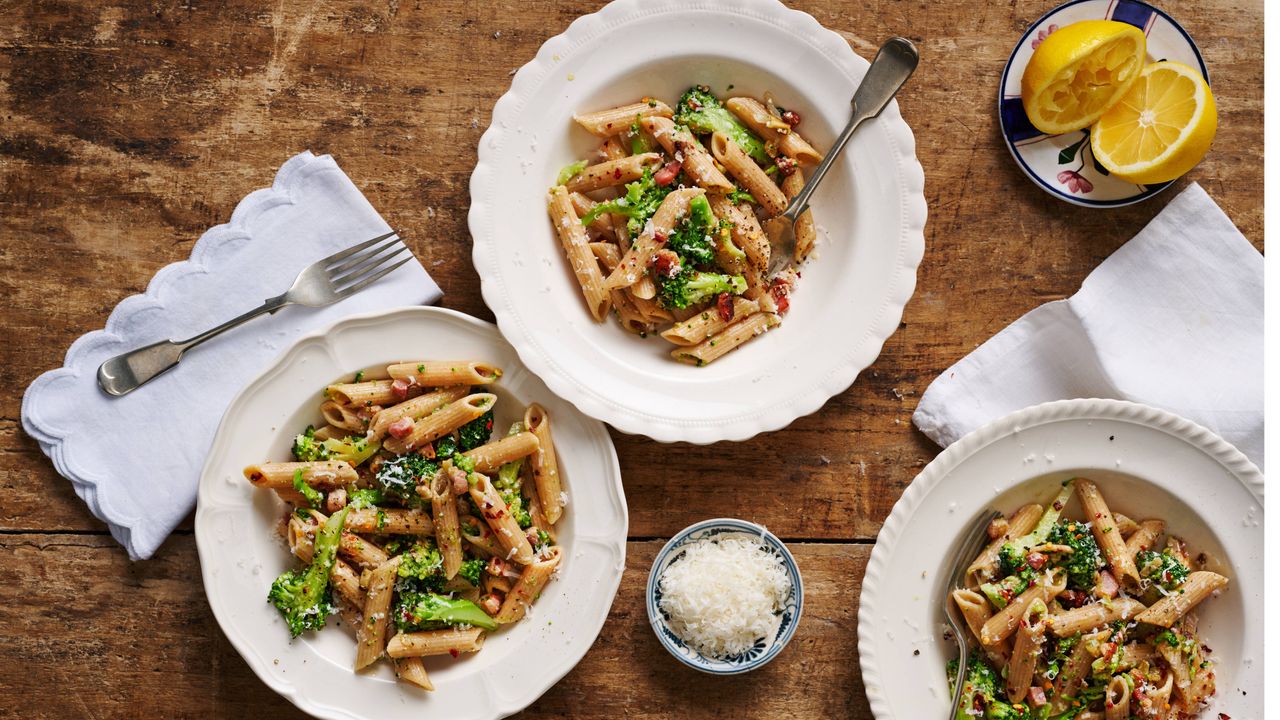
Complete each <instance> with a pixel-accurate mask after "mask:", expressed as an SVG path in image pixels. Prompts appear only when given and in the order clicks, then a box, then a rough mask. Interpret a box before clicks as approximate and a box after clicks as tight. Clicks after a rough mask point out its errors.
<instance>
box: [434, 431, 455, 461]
mask: <svg viewBox="0 0 1280 720" xmlns="http://www.w3.org/2000/svg"><path fill="white" fill-rule="evenodd" d="M435 451H436V457H438V458H447V457H453V455H454V453H456V452H458V440H457V438H455V437H454V436H452V435H445V436H444V437H442V438H440V439H439V440H437V441H436V446H435Z"/></svg>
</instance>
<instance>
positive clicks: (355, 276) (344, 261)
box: [319, 232, 413, 296]
mask: <svg viewBox="0 0 1280 720" xmlns="http://www.w3.org/2000/svg"><path fill="white" fill-rule="evenodd" d="M406 253H408V255H409V256H408V257H404V255H405V254H406ZM412 259H413V254H412V252H411V251H410V250H409V248H408V247H407V246H405V244H404V243H403V242H402V241H401V240H400V236H399V235H397V234H396V233H394V232H389V233H386V234H383V235H379V236H378V237H375V238H373V239H372V240H367V241H365V242H362V243H360V244H359V245H355V246H353V247H350V248H347V249H346V250H342V251H340V252H337V253H334V254H333V255H330V256H329V257H327V258H325V259H324V260H321V261H320V263H319V264H320V265H322V266H323V267H324V271H325V274H326V276H327V277H328V279H329V282H330V283H331V285H332V286H333V289H334V292H336V293H338V294H339V295H344V296H345V295H350V294H351V293H354V292H357V291H359V290H362V289H363V288H365V287H366V286H368V285H369V284H371V283H373V282H375V281H377V280H378V279H379V278H382V277H383V276H385V275H387V274H388V273H390V272H391V271H392V270H395V269H396V268H398V267H400V266H401V265H404V264H405V263H407V262H409V261H410V260H412ZM392 260H396V261H398V262H395V263H394V264H392V265H390V266H388V265H387V263H389V262H391V261H392Z"/></svg>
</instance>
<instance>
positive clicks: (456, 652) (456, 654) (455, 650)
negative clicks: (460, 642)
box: [449, 648, 458, 657]
mask: <svg viewBox="0 0 1280 720" xmlns="http://www.w3.org/2000/svg"><path fill="white" fill-rule="evenodd" d="M449 654H450V655H452V656H454V657H458V649H457V648H449Z"/></svg>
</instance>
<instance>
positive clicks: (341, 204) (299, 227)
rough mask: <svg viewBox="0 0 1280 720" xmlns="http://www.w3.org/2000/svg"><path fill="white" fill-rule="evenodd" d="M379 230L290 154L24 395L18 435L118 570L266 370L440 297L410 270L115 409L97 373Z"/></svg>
mask: <svg viewBox="0 0 1280 720" xmlns="http://www.w3.org/2000/svg"><path fill="white" fill-rule="evenodd" d="M389 229H390V228H389V227H388V226H387V224H386V223H385V222H384V221H383V220H382V218H381V217H379V216H378V213H377V211H376V210H374V209H373V206H371V205H370V204H369V202H368V201H367V200H366V199H365V198H364V196H363V195H362V194H361V193H360V191H359V190H358V189H357V188H356V186H355V185H354V184H352V182H351V180H350V179H349V178H348V177H347V176H346V174H344V173H343V172H342V169H341V168H339V167H338V164H337V163H336V162H334V160H333V158H331V157H329V156H328V155H322V156H319V157H317V156H315V155H312V154H311V153H310V152H303V153H301V154H299V155H296V156H294V157H293V158H291V159H289V161H288V162H286V163H285V164H284V165H283V166H281V168H280V170H279V172H278V173H277V174H276V178H275V182H274V184H273V185H272V187H270V188H268V189H263V190H258V191H256V192H254V193H252V194H250V195H249V196H248V197H246V198H244V200H242V201H241V202H240V204H239V205H237V206H236V209H235V212H234V213H232V215H231V221H230V222H228V223H227V224H225V225H219V226H217V227H215V228H212V229H210V230H209V231H207V232H206V233H205V234H204V235H203V236H201V238H200V240H199V241H198V242H196V244H195V247H193V248H192V250H191V258H190V259H189V260H186V261H184V262H179V263H174V264H173V265H169V266H168V267H165V268H163V269H161V270H160V272H158V273H156V276H155V277H154V278H153V279H152V280H151V283H150V285H148V286H147V291H146V293H145V294H143V295H135V296H133V297H129V298H126V299H125V300H124V301H123V302H121V303H120V304H119V305H117V306H116V308H115V310H114V311H113V312H112V313H111V316H110V318H108V320H107V324H106V328H105V329H104V330H97V331H94V332H91V333H89V334H87V335H84V336H82V337H80V338H79V339H78V340H76V341H75V343H73V344H72V345H71V348H70V349H69V350H68V351H67V356H66V360H65V362H64V366H63V367H61V368H59V369H57V370H52V371H49V372H47V373H45V374H43V375H41V376H40V377H39V378H37V379H36V380H35V382H33V383H31V385H30V387H28V388H27V392H26V395H25V396H24V397H23V400H22V425H23V428H25V429H26V431H27V433H28V434H30V435H31V436H32V437H34V438H35V439H36V440H37V441H38V442H39V443H40V448H41V449H42V450H44V452H45V454H46V455H48V456H49V458H50V459H51V460H52V461H53V464H54V467H55V468H57V470H58V472H59V473H60V474H61V475H62V476H63V477H65V478H67V479H68V480H70V481H71V482H72V484H73V485H74V486H75V490H76V494H77V495H79V496H80V497H81V499H83V500H84V501H85V503H87V504H88V506H89V510H90V511H91V512H92V513H93V514H94V515H96V516H97V517H98V518H100V519H101V520H103V521H104V522H106V523H107V524H108V525H109V526H110V527H111V534H112V536H114V537H115V539H116V540H117V541H119V542H120V543H121V544H122V545H124V546H125V547H126V548H127V549H128V551H129V556H130V557H131V558H133V559H135V560H137V559H141V558H147V557H150V556H151V554H152V553H154V552H155V551H156V548H158V547H159V546H160V543H161V542H163V541H164V539H165V537H167V536H168V535H169V533H170V532H171V531H172V530H173V528H174V527H175V526H177V525H178V523H179V522H181V521H182V519H183V518H184V517H186V515H187V513H189V512H190V511H191V508H192V507H193V506H194V505H195V501H196V484H197V481H198V479H199V476H200V470H201V467H202V466H203V464H204V459H205V454H206V453H207V452H208V449H209V446H210V444H211V443H212V441H213V434H214V431H215V430H216V429H217V427H218V422H219V421H220V420H221V418H222V413H223V411H224V410H225V409H226V407H227V405H228V404H229V403H230V402H231V398H232V397H233V396H234V395H235V394H236V392H238V391H239V390H240V388H241V387H243V386H244V385H245V384H246V383H247V382H248V381H249V380H250V379H251V378H253V377H254V376H255V375H257V374H258V372H260V371H261V370H262V369H263V368H264V367H265V366H266V365H267V363H268V362H269V361H270V360H271V359H272V358H274V357H276V356H277V355H278V354H279V353H280V352H281V351H283V350H284V349H285V348H287V347H288V346H289V345H290V344H291V343H292V342H293V341H294V340H295V339H296V338H297V337H299V336H300V335H302V334H304V333H307V332H310V331H312V330H315V329H318V328H322V327H324V326H327V325H329V324H331V323H333V322H335V321H337V320H338V319H340V318H342V317H344V316H348V315H353V314H356V313H361V312H368V311H371V310H375V309H378V308H389V307H396V306H403V305H420V304H426V303H432V302H435V301H436V300H438V299H439V298H440V295H441V292H440V288H439V287H438V286H437V285H436V284H435V282H434V281H432V279H431V277H430V276H429V275H427V272H426V271H425V270H424V269H423V268H422V266H421V265H420V264H419V263H417V262H411V263H408V264H406V265H404V266H402V267H401V268H399V269H398V270H396V271H395V272H393V273H391V274H390V275H387V276H386V277H384V278H382V279H381V280H379V281H377V282H375V283H373V284H372V285H370V286H369V287H368V288H366V289H364V290H362V291H361V292H358V293H356V294H355V295H353V296H351V297H349V298H347V299H345V300H343V301H341V302H339V303H337V304H335V305H330V306H328V307H324V308H303V307H288V308H284V309H283V310H280V311H278V312H276V313H275V314H274V315H265V316H261V317H258V318H256V319H254V320H252V321H250V322H249V323H247V324H245V325H242V326H241V327H239V328H236V329H234V330H231V331H229V332H227V333H225V334H224V335H221V336H219V337H217V338H215V339H213V340H210V341H208V342H207V343H205V344H204V345H201V346H200V347H199V348H196V349H194V350H192V351H191V352H190V353H188V354H187V355H186V357H184V358H183V359H182V363H181V364H180V365H179V366H178V367H176V368H174V369H173V370H170V371H169V372H167V373H165V374H164V375H162V376H160V377H158V378H156V379H155V380H153V381H152V382H150V383H148V384H147V385H144V386H143V387H141V388H139V389H137V390H135V391H133V392H132V393H130V394H128V395H125V396H124V397H111V396H108V395H107V394H106V393H104V392H102V390H100V389H99V388H98V383H97V376H96V373H97V369H98V366H99V365H100V364H101V363H102V361H104V360H106V359H107V358H109V357H112V356H114V355H116V354H118V353H121V352H126V351H128V350H132V349H134V348H137V347H141V346H143V345H146V344H149V343H152V342H155V341H157V340H162V339H183V338H187V337H190V336H192V335H195V334H196V333H199V332H201V331H204V330H207V329H208V328H210V327H212V326H213V325H215V324H217V323H219V322H222V321H224V320H228V319H230V318H232V317H235V316H236V315H239V314H240V313H241V312H244V311H246V310H249V309H251V308H253V307H255V306H256V305H258V304H259V303H261V302H262V301H263V300H265V299H266V298H268V297H271V296H273V295H278V294H279V293H281V292H284V291H285V290H286V289H287V288H288V287H289V285H290V284H291V283H292V282H293V279H294V277H295V276H296V275H297V273H298V271H300V270H301V269H302V268H303V267H305V266H307V265H309V264H310V263H312V262H314V261H316V260H319V259H320V258H323V257H327V256H329V255H331V254H333V253H335V252H337V251H338V250H341V249H343V248H345V247H349V246H351V245H355V244H356V243H359V242H362V241H364V240H368V239H370V238H372V237H374V236H376V235H381V234H382V233H385V232H387V231H388V230H389Z"/></svg>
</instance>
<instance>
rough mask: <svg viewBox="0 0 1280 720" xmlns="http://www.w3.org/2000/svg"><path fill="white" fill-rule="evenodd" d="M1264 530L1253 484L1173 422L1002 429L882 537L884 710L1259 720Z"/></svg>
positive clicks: (1082, 417)
mask: <svg viewBox="0 0 1280 720" xmlns="http://www.w3.org/2000/svg"><path fill="white" fill-rule="evenodd" d="M991 511H995V513H996V514H995V516H994V517H995V519H994V520H991V522H990V523H989V524H988V525H987V527H986V533H985V535H983V536H982V538H981V539H982V542H981V544H980V546H969V547H966V548H962V547H961V545H962V544H963V543H962V538H961V537H960V536H961V535H962V534H964V529H965V528H966V527H969V526H971V525H972V524H973V522H974V520H975V519H984V518H986V517H987V516H988V514H989V513H990V512H991ZM1262 522H1263V493H1262V475H1261V473H1260V472H1259V471H1258V469H1257V468H1256V467H1255V466H1254V465H1253V464H1252V463H1250V462H1249V460H1248V459H1247V458H1245V457H1244V456H1243V455H1242V454H1241V453H1240V452H1239V451H1238V450H1236V449H1235V448H1234V447H1232V446H1231V445H1229V444H1228V443H1227V442H1226V441H1224V440H1222V439H1221V438H1219V437H1218V436H1217V435H1215V434H1213V433H1212V432H1210V431H1208V430H1206V429H1205V428H1202V427H1200V426H1198V425H1195V424H1194V423H1192V422H1190V421H1188V420H1185V419H1182V418H1179V417H1177V416H1175V415H1172V414H1170V413H1167V412H1164V411H1162V410H1158V409H1155V408H1151V407H1147V406H1143V405H1137V404H1134V403H1128V402H1122V401H1113V400H1069V401H1059V402H1052V403H1046V404H1044V405H1039V406H1035V407H1032V408H1028V409H1026V410H1022V411H1019V412H1017V413H1014V414H1012V415H1010V416H1008V417H1006V418H1003V419H1001V420H998V421H996V422H993V423H991V424H989V425H987V426H985V427H983V428H981V429H979V430H977V431H975V432H974V433H971V434H970V435H968V436H966V437H965V438H962V439H961V440H960V441H958V442H956V443H955V444H953V445H951V446H950V447H948V448H947V449H946V450H945V451H944V452H943V453H942V454H940V455H939V456H938V457H937V458H936V459H935V460H934V461H933V463H931V464H930V465H929V466H928V467H926V468H925V470H924V471H923V472H922V473H921V474H920V475H919V476H918V477H917V478H916V479H915V480H914V481H913V482H912V484H911V486H910V487H908V489H907V491H906V492H905V493H904V494H903V497H902V498H901V499H900V500H899V502H898V504H897V505H895V507H894V510H893V512H892V513H891V515H890V517H889V519H888V520H887V521H886V522H885V525H884V528H883V529H882V530H881V533H880V536H879V537H878V538H877V542H876V547H875V549H874V550H873V552H872V557H871V560H870V562H869V563H868V566H867V573H866V576H865V578H864V581H863V590H862V599H861V607H860V609H859V614H858V636H859V644H858V647H859V653H860V656H861V662H862V670H863V681H864V683H865V684H866V687H867V695H868V697H869V698H870V700H871V706H872V710H873V711H874V713H875V715H876V717H877V718H880V719H881V720H884V719H885V718H903V717H942V716H944V715H946V714H947V712H948V709H949V708H950V705H951V700H952V691H953V689H955V688H957V686H958V687H959V690H960V701H961V710H960V711H959V712H960V713H962V714H964V713H968V714H973V713H976V712H980V711H985V712H988V713H991V714H993V715H995V716H1001V717H1010V718H1015V717H1016V718H1044V719H1053V718H1077V717H1079V718H1125V719H1128V718H1130V717H1137V718H1179V719H1186V718H1197V717H1199V718H1216V717H1219V715H1218V713H1225V714H1226V715H1228V716H1230V717H1256V716H1260V715H1261V712H1262V710H1261V707H1262V705H1261V701H1262V692H1261V688H1262V682H1263V680H1262V662H1263V656H1262V640H1261V635H1260V633H1258V632H1257V631H1256V628H1257V627H1258V626H1259V625H1260V624H1261V622H1262V611H1263V606H1262V602H1263V576H1262V559H1263V556H1262V552H1263V551H1262ZM975 548H976V549H975ZM953 569H959V570H960V572H959V573H958V574H959V576H960V579H959V580H958V581H957V582H956V583H954V584H952V583H951V582H950V580H951V578H952V571H953ZM948 612H951V613H952V617H955V618H956V624H957V625H958V626H959V632H960V633H961V634H962V635H963V638H962V639H963V640H965V641H966V646H967V647H968V648H969V650H970V652H969V654H968V655H967V657H966V658H965V663H964V665H965V667H964V670H963V674H962V675H961V674H960V668H959V667H958V666H959V664H960V663H959V654H960V653H959V650H958V648H957V642H955V641H956V640H957V638H955V637H954V636H953V632H952V630H951V629H950V627H949V626H948V624H947V614H948ZM1255 690H1258V692H1255ZM1001 713H1003V714H1002V715H1001Z"/></svg>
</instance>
